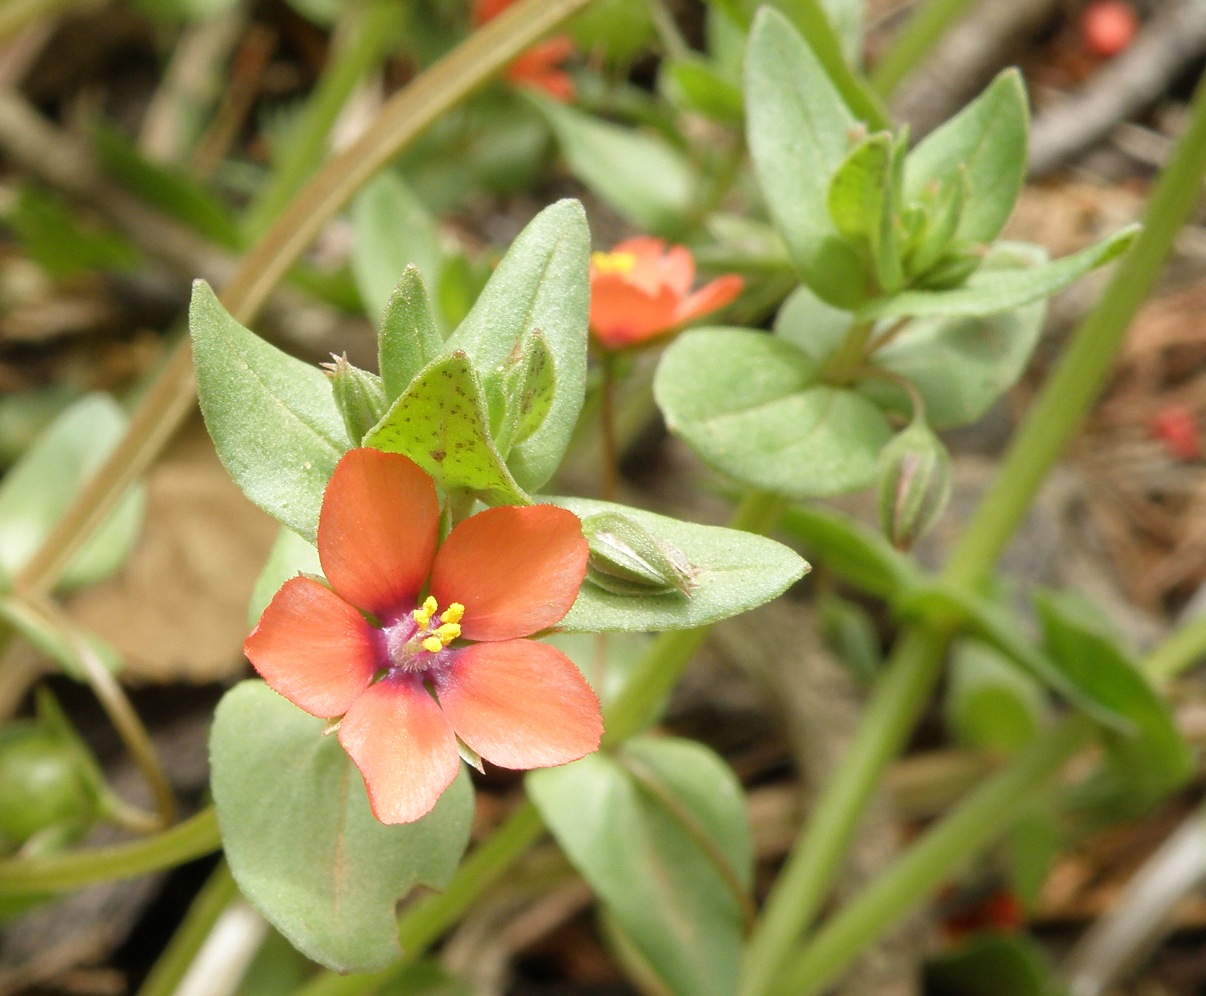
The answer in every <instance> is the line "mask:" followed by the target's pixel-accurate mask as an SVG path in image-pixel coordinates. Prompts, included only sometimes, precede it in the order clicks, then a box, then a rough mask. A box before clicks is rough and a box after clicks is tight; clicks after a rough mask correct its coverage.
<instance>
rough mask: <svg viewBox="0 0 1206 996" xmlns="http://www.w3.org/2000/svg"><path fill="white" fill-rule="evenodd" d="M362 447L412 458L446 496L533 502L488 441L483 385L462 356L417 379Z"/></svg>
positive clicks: (502, 502) (490, 501) (508, 502)
mask: <svg viewBox="0 0 1206 996" xmlns="http://www.w3.org/2000/svg"><path fill="white" fill-rule="evenodd" d="M364 445H365V446H371V447H372V448H373V449H378V450H384V451H385V452H386V453H401V454H402V455H403V456H407V457H410V459H412V460H413V461H414V462H415V463H417V464H418V465H419V466H420V467H422V468H423V469H424V470H425V471H427V473H429V474H430V475H431V476H432V477H433V478H435V481H436V483H437V484H439V485H440V487H442V488H443V489H444V490H445V491H448V492H458V491H467V492H470V493H471V494H473V495H476V496H477V497H478V498H480V499H481V500H482V501H484V502H486V504H488V505H528V504H530V503H531V499H530V498H528V496H527V495H526V494H524V492H523V489H522V488H520V486H519V485H518V484H517V483H516V482H515V478H513V477H512V476H511V473H510V471H509V470H507V465H506V464H505V463H503V459H502V457H501V456H500V455H499V452H498V450H497V449H496V448H495V446H494V443H493V442H492V440H491V437H490V425H489V422H488V421H487V415H486V406H485V402H484V400H483V399H482V390H481V386H480V385H479V384H478V380H477V375H476V374H475V373H474V371H473V367H472V366H471V365H470V363H469V360H468V358H467V357H466V356H465V354H464V353H462V352H460V351H458V352H455V353H453V354H452V355H451V356H445V357H443V358H442V359H439V360H436V361H435V362H434V363H432V364H431V365H430V366H429V367H427V369H426V370H424V371H423V372H422V373H421V374H419V376H418V377H416V378H415V379H414V382H413V383H412V384H411V385H410V387H408V388H407V389H406V391H405V392H404V393H403V395H402V397H400V398H399V399H398V400H397V401H395V402H394V404H393V406H392V407H391V408H390V410H389V411H388V412H386V414H385V418H383V419H382V420H381V421H380V422H379V423H378V424H377V425H376V426H375V427H374V428H373V429H372V430H370V431H369V433H368V435H367V436H365V437H364Z"/></svg>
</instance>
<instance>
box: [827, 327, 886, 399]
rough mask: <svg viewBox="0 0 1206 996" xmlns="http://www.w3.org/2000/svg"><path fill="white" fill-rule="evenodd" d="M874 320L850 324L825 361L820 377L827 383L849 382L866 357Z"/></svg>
mask: <svg viewBox="0 0 1206 996" xmlns="http://www.w3.org/2000/svg"><path fill="white" fill-rule="evenodd" d="M874 329H875V323H874V322H856V323H855V324H854V325H852V326H850V330H849V331H848V332H847V333H846V338H845V339H843V340H842V344H841V345H840V346H838V348H837V349H836V350H835V351H834V353H833V355H832V356H830V357H829V359H828V360H827V361H826V362H825V366H824V368H823V369H822V370H821V379H822V380H823V381H825V382H826V383H827V384H838V385H842V384H849V383H850V382H851V381H852V380H853V379H854V376H855V373H856V372H857V371H858V370H859V369H860V368H861V367H862V366H863V364H864V363H865V362H866V358H867V348H868V346H869V345H870V342H871V333H872V331H873V330H874Z"/></svg>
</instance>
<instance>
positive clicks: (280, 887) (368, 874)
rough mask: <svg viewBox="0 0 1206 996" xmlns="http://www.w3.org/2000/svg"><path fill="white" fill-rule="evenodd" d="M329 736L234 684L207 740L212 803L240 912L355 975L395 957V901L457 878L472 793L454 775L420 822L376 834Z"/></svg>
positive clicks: (352, 775)
mask: <svg viewBox="0 0 1206 996" xmlns="http://www.w3.org/2000/svg"><path fill="white" fill-rule="evenodd" d="M325 726H326V724H325V722H324V721H323V720H321V719H315V718H314V717H313V716H308V715H306V714H305V713H304V712H302V711H301V710H300V709H298V708H297V707H296V706H294V705H292V704H290V703H289V702H287V701H286V700H285V699H283V698H281V696H279V695H277V694H276V693H275V692H274V691H272V690H271V689H270V688H268V686H267V685H265V684H264V683H263V682H261V681H245V682H243V683H242V684H239V685H236V686H235V687H234V688H232V689H231V690H230V691H229V692H227V693H226V695H225V697H224V698H223V699H222V701H221V702H220V703H219V704H218V709H217V713H216V715H215V716H214V726H213V732H212V733H211V735H210V742H209V748H210V764H211V766H212V770H213V792H214V804H215V806H216V807H217V811H218V826H219V828H220V829H221V831H222V846H223V848H224V850H225V852H226V859H227V861H229V862H230V870H231V872H232V874H233V875H234V877H235V881H236V882H237V883H238V885H239V889H240V891H241V892H242V893H243V895H244V896H246V897H247V900H248V902H250V903H251V904H252V905H253V906H255V908H256V909H258V910H259V911H260V912H261V913H262V914H263V915H264V917H265V918H266V919H267V920H268V921H269V922H270V923H271V924H272V925H273V926H274V927H276V929H277V930H279V931H280V932H281V933H282V934H283V935H284V936H285V937H286V938H288V940H289V941H290V942H291V943H292V944H293V945H294V946H295V947H296V948H297V949H298V950H299V951H301V952H302V954H304V955H306V956H307V957H308V958H312V959H314V960H315V961H318V962H321V963H322V964H324V965H327V966H328V967H330V968H333V969H335V970H337V971H340V972H362V971H367V970H369V969H373V968H379V967H381V966H383V965H386V964H388V963H389V962H391V961H393V960H394V959H395V958H397V957H398V955H399V954H400V951H399V946H398V921H397V916H396V913H395V909H396V906H397V903H398V900H399V899H400V898H402V897H403V896H405V895H406V894H407V893H408V892H409V891H410V890H411V889H413V888H414V887H416V886H418V885H426V886H430V887H431V888H435V889H441V888H443V887H444V886H445V885H447V883H448V880H449V879H450V878H451V877H452V874H453V872H454V871H456V866H457V864H458V863H459V862H460V858H461V855H462V853H464V850H465V845H466V844H467V843H468V842H469V825H470V822H471V820H472V817H473V790H472V788H471V786H470V783H469V779H468V777H467V776H466V775H465V773H464V772H463V771H462V772H461V774H460V775H459V776H458V777H457V779H456V781H454V782H453V783H452V785H451V786H450V787H449V788H448V790H447V791H446V792H445V793H444V795H443V796H442V797H441V798H440V801H439V802H438V803H436V807H435V809H433V810H432V811H431V812H430V813H429V814H428V815H427V816H425V817H423V818H422V819H421V820H418V821H417V822H415V823H407V824H403V825H400V826H385V825H384V824H381V823H378V822H377V820H376V819H375V818H374V817H373V814H372V811H371V810H370V809H369V804H368V796H367V794H366V793H365V790H364V782H363V781H362V780H361V778H360V775H359V773H358V772H357V771H356V769H355V768H354V767H353V766H352V762H351V761H350V760H349V759H348V756H347V754H345V753H344V752H343V749H342V748H341V747H340V746H339V741H338V740H336V738H335V737H325V736H323V729H324V727H325Z"/></svg>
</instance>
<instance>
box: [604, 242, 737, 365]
mask: <svg viewBox="0 0 1206 996" xmlns="http://www.w3.org/2000/svg"><path fill="white" fill-rule="evenodd" d="M694 282H695V259H694V258H693V257H692V255H691V252H690V250H689V249H687V248H686V247H685V246H678V245H675V246H667V245H666V243H665V242H663V241H662V240H661V239H655V238H650V237H648V236H638V237H637V238H632V239H627V240H625V241H624V242H621V243H619V244H618V245H616V247H615V248H614V249H612V250H611V252H606V253H604V252H597V253H595V254H594V255H593V256H591V260H590V330H591V333H592V334H593V335H594V337H595V339H597V340H598V341H599V343H600V344H601V345H603V346H604V347H605V348H607V349H621V348H623V347H625V346H635V345H639V344H640V343H643V342H646V341H647V340H649V339H652V338H654V337H655V336H659V335H662V334H664V333H666V332H671V331H673V330H675V329H677V328H679V327H680V326H682V325H685V324H686V323H687V322H690V321H693V320H694V319H696V318H699V317H701V316H702V315H706V314H708V312H711V311H715V310H716V309H717V308H723V307H724V306H725V305H726V304H728V303H729V302H730V301H732V300H733V299H734V298H735V297H736V296H737V295H738V294H740V293H741V287H742V281H741V278H740V277H739V276H736V275H735V274H727V275H726V276H723V277H717V278H716V279H715V280H713V281H712V282H711V283H709V284H705V285H704V286H703V287H701V288H700V289H699V290H697V291H695V293H691V285H692V283H694Z"/></svg>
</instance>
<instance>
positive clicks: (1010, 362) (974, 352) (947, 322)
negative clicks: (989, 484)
mask: <svg viewBox="0 0 1206 996" xmlns="http://www.w3.org/2000/svg"><path fill="white" fill-rule="evenodd" d="M1043 259H1045V256H1044V255H1043V254H1042V251H1041V250H1040V249H1038V248H1037V247H1033V246H1023V245H1018V244H1005V243H1000V244H998V245H997V246H996V247H995V248H994V249H993V252H992V255H991V256H990V257H989V259H988V260H987V261H986V262H985V264H984V265H985V267H986V268H989V269H997V268H1000V267H1009V266H1013V267H1017V266H1021V265H1026V264H1031V265H1034V264H1035V263H1037V262H1041V261H1042V260H1043ZM1046 314H1047V305H1046V302H1045V301H1036V302H1034V303H1032V304H1028V305H1025V306H1023V307H1021V308H1016V309H1013V310H1011V311H1005V312H1000V313H998V314H995V315H985V316H980V317H943V316H934V317H929V318H917V319H914V320H912V321H911V322H909V324H908V325H907V326H906V327H905V328H904V329H902V330H901V332H900V333H899V334H898V335H897V336H896V337H895V338H894V339H893V340H892V341H891V342H890V343H888V344H887V345H886V346H885V347H884V348H883V349H881V350H879V352H877V353H876V354H875V357H874V360H873V364H874V366H877V367H882V368H883V369H885V370H888V371H891V372H892V373H894V374H896V375H898V376H900V377H904V378H905V379H906V380H908V381H910V382H911V383H912V384H913V386H914V387H916V388H917V390H918V391H919V392H920V393H921V397H922V399H923V400H924V401H925V414H926V421H928V422H929V423H930V424H931V425H933V426H935V427H936V428H939V429H942V428H949V427H951V426H958V425H967V424H968V423H970V422H974V421H976V420H977V419H978V418H980V416H982V415H983V414H984V413H985V412H986V411H988V409H989V408H990V407H991V406H992V405H993V403H994V402H995V401H996V400H997V399H998V398H999V397H1000V396H1001V395H1002V394H1003V393H1004V392H1005V391H1007V390H1008V389H1009V388H1010V387H1012V386H1013V385H1014V384H1015V383H1016V382H1017V380H1018V378H1019V377H1021V375H1022V372H1023V371H1024V370H1025V369H1026V364H1027V363H1028V362H1029V360H1030V354H1031V353H1032V352H1033V351H1034V347H1035V346H1036V345H1037V344H1038V339H1039V335H1040V334H1041V333H1042V329H1043V322H1044V320H1045V318H1046ZM859 392H860V393H862V394H865V395H866V396H867V397H869V398H870V399H871V400H872V401H874V402H875V403H876V404H878V405H880V407H882V408H885V409H888V410H891V411H895V412H898V413H900V414H902V415H906V416H907V415H911V414H912V402H911V401H910V400H909V396H908V394H907V393H906V392H905V391H904V389H903V388H901V387H899V386H898V385H896V384H893V383H891V382H889V381H886V380H883V379H880V378H868V379H867V380H865V381H863V382H862V383H861V384H860V385H859Z"/></svg>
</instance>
